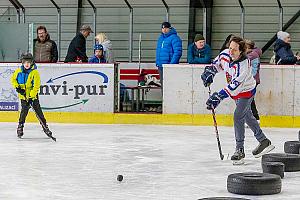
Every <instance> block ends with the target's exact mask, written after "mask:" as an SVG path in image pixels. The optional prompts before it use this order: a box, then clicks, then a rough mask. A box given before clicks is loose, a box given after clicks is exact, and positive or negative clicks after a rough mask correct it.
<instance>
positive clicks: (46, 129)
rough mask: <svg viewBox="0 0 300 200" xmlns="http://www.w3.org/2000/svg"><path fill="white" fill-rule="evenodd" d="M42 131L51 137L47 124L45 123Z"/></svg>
mask: <svg viewBox="0 0 300 200" xmlns="http://www.w3.org/2000/svg"><path fill="white" fill-rule="evenodd" d="M43 131H44V133H45V134H46V135H47V136H48V137H49V138H51V137H52V132H51V131H50V129H49V127H48V125H47V124H46V125H45V127H43Z"/></svg>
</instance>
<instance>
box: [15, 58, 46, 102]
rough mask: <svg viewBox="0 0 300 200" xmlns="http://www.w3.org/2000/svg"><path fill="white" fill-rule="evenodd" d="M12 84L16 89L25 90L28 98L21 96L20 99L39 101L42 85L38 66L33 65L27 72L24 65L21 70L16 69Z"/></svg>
mask: <svg viewBox="0 0 300 200" xmlns="http://www.w3.org/2000/svg"><path fill="white" fill-rule="evenodd" d="M11 84H12V86H13V87H14V88H17V87H20V88H21V89H24V90H25V96H26V97H25V96H24V95H21V94H19V98H20V99H23V100H27V99H33V100H34V99H37V95H38V92H39V90H40V85H41V81H40V74H39V72H38V70H37V66H36V65H35V64H33V65H32V66H31V68H30V69H28V70H26V69H25V68H24V66H23V65H22V66H21V67H20V68H18V69H16V71H15V72H14V73H13V75H12V77H11Z"/></svg>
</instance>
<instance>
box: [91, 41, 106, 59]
mask: <svg viewBox="0 0 300 200" xmlns="http://www.w3.org/2000/svg"><path fill="white" fill-rule="evenodd" d="M89 63H106V60H105V58H104V55H103V46H102V45H101V44H95V46H94V56H93V57H91V58H90V60H89Z"/></svg>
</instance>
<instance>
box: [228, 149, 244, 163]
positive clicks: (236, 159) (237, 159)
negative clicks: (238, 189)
mask: <svg viewBox="0 0 300 200" xmlns="http://www.w3.org/2000/svg"><path fill="white" fill-rule="evenodd" d="M244 158H245V153H244V149H243V148H240V149H236V151H235V152H234V154H233V155H232V156H231V161H232V164H233V165H243V164H244Z"/></svg>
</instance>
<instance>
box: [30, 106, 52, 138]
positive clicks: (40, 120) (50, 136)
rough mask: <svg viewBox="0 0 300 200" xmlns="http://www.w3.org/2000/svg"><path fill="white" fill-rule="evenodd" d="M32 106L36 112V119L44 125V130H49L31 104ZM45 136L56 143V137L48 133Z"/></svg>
mask: <svg viewBox="0 0 300 200" xmlns="http://www.w3.org/2000/svg"><path fill="white" fill-rule="evenodd" d="M30 106H31V108H32V110H33V111H34V113H35V115H36V117H37V118H38V120H39V122H40V124H41V125H42V127H43V129H44V130H45V129H47V127H46V125H45V124H44V123H43V122H42V119H41V118H40V116H39V115H38V114H37V112H36V110H35V109H34V107H33V103H31V104H30ZM45 134H46V135H47V136H48V137H49V138H51V139H52V140H53V141H54V142H56V138H55V137H53V136H52V135H48V134H47V133H45Z"/></svg>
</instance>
